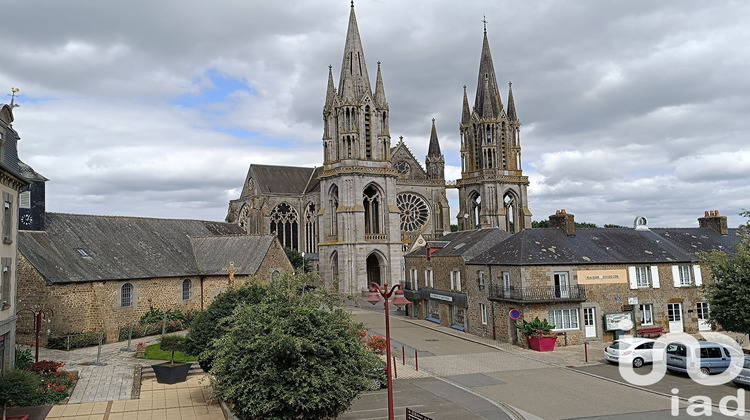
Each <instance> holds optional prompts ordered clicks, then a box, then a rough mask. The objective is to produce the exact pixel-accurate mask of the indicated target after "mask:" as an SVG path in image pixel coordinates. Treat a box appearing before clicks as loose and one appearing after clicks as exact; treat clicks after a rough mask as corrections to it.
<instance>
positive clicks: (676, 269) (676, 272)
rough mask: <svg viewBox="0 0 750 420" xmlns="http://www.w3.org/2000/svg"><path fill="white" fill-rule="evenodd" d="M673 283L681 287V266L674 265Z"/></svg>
mask: <svg viewBox="0 0 750 420" xmlns="http://www.w3.org/2000/svg"><path fill="white" fill-rule="evenodd" d="M672 284H674V287H680V267H679V266H677V265H673V266H672Z"/></svg>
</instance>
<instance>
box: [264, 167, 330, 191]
mask: <svg viewBox="0 0 750 420" xmlns="http://www.w3.org/2000/svg"><path fill="white" fill-rule="evenodd" d="M321 169H322V168H320V167H316V168H302V167H296V166H272V165H250V177H251V178H252V179H253V182H254V183H255V188H256V189H257V191H258V193H260V194H268V193H271V194H305V193H308V192H312V191H317V190H319V188H320V181H319V180H318V176H319V175H320V170H321Z"/></svg>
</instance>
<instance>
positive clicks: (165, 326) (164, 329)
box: [161, 314, 167, 336]
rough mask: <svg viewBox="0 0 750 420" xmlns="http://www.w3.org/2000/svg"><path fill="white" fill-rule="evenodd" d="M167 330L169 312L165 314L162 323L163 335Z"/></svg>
mask: <svg viewBox="0 0 750 420" xmlns="http://www.w3.org/2000/svg"><path fill="white" fill-rule="evenodd" d="M166 332H167V314H164V321H163V322H162V324H161V335H162V336H164V334H166Z"/></svg>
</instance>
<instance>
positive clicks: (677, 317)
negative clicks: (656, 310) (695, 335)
mask: <svg viewBox="0 0 750 420" xmlns="http://www.w3.org/2000/svg"><path fill="white" fill-rule="evenodd" d="M667 318H668V319H669V332H671V333H672V332H683V331H684V325H683V324H682V304H681V303H667Z"/></svg>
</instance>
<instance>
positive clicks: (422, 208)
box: [396, 192, 430, 232]
mask: <svg viewBox="0 0 750 420" xmlns="http://www.w3.org/2000/svg"><path fill="white" fill-rule="evenodd" d="M396 206H398V210H399V212H400V216H401V230H402V231H404V232H418V231H421V230H422V229H424V226H425V225H426V224H427V219H428V218H429V216H430V208H429V206H428V205H427V200H425V199H424V198H423V197H422V196H419V195H417V194H414V193H409V192H407V193H401V194H399V195H397V196H396Z"/></svg>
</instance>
